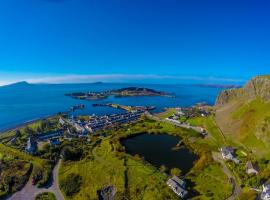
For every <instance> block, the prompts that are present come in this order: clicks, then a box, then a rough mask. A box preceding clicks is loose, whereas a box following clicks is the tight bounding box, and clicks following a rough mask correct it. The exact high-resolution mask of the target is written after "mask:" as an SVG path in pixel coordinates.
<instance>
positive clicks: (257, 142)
mask: <svg viewBox="0 0 270 200" xmlns="http://www.w3.org/2000/svg"><path fill="white" fill-rule="evenodd" d="M269 107H270V103H269V102H268V103H265V102H264V101H262V100H261V99H260V98H257V99H255V100H253V101H251V102H248V103H245V104H243V105H242V106H241V107H239V109H237V110H235V111H234V112H233V113H232V114H231V118H232V119H233V120H239V121H240V125H239V127H237V129H236V138H235V139H237V140H238V141H239V142H240V143H242V144H243V145H245V146H246V147H247V148H248V149H251V150H252V151H253V152H254V153H255V154H256V155H257V156H259V157H261V156H267V155H268V157H269V158H270V151H269V147H270V145H269V142H270V139H269V137H270V134H269V130H270V127H269V124H268V123H269V122H268V121H267V119H268V118H269V117H270V110H269Z"/></svg>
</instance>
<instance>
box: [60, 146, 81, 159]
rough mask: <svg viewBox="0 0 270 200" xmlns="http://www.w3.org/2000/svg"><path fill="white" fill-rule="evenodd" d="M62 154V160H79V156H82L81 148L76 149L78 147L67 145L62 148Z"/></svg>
mask: <svg viewBox="0 0 270 200" xmlns="http://www.w3.org/2000/svg"><path fill="white" fill-rule="evenodd" d="M62 156H63V159H64V161H67V160H80V158H81V156H82V150H81V149H78V148H74V147H70V146H67V147H64V148H63V152H62Z"/></svg>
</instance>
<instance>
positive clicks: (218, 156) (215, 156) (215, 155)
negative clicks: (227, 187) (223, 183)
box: [212, 152, 241, 200]
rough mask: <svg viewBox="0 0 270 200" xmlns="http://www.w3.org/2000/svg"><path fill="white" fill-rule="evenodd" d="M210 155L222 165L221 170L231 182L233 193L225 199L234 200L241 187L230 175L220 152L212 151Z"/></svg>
mask: <svg viewBox="0 0 270 200" xmlns="http://www.w3.org/2000/svg"><path fill="white" fill-rule="evenodd" d="M212 155H213V159H214V160H215V161H216V162H219V163H220V164H221V165H222V170H223V172H224V173H225V174H226V175H227V177H228V178H229V179H230V180H231V184H232V187H233V193H232V195H231V196H230V197H228V198H227V199H226V200H235V199H236V198H237V197H238V196H239V194H240V193H241V188H240V187H239V186H238V185H237V182H236V180H235V178H234V176H233V175H232V173H231V171H230V170H229V169H228V167H227V165H226V164H225V162H224V160H223V159H222V157H221V155H220V153H217V152H213V153H212Z"/></svg>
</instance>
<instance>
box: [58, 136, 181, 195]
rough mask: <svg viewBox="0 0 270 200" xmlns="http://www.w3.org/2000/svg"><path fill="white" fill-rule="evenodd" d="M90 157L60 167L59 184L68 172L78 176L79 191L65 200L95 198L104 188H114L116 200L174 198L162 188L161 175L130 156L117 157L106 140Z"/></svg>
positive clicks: (164, 186) (168, 191) (163, 184)
mask: <svg viewBox="0 0 270 200" xmlns="http://www.w3.org/2000/svg"><path fill="white" fill-rule="evenodd" d="M93 154H94V155H95V158H94V159H93V160H88V159H87V158H85V159H83V160H81V161H78V162H65V163H64V164H63V165H62V166H61V168H60V173H59V177H60V181H61V179H64V178H65V177H66V176H67V175H68V174H71V173H76V174H79V175H80V176H81V177H82V186H81V189H80V192H79V193H77V194H76V195H74V196H72V197H66V199H74V200H81V199H83V200H87V199H97V190H100V189H102V188H104V187H106V186H108V185H113V186H114V187H116V190H117V194H116V199H121V198H122V197H124V196H125V197H126V196H129V197H130V198H131V199H153V200H154V199H164V197H170V199H176V198H175V196H174V194H173V193H172V192H171V191H170V190H168V188H167V187H166V185H165V183H164V181H165V176H164V175H162V174H161V173H159V171H156V170H155V169H154V168H153V167H152V166H146V165H144V164H143V163H142V162H141V161H136V160H133V158H132V157H130V156H127V157H126V158H125V156H121V155H118V154H117V153H116V152H115V151H113V149H112V145H111V144H110V141H109V140H108V139H104V140H103V141H102V142H101V144H100V146H98V147H96V148H95V149H94V153H93ZM125 159H126V161H125ZM125 174H126V175H125ZM160 191H162V192H160Z"/></svg>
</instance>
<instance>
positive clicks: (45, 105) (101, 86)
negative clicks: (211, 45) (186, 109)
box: [0, 83, 222, 132]
mask: <svg viewBox="0 0 270 200" xmlns="http://www.w3.org/2000/svg"><path fill="white" fill-rule="evenodd" d="M133 86H134V87H145V88H150V89H154V90H158V91H164V92H167V93H171V94H173V95H174V97H173V98H171V97H153V96H145V97H109V98H107V99H101V100H88V101H86V100H77V99H73V98H71V97H68V96H65V94H67V93H72V92H89V91H93V92H97V91H105V90H112V89H120V88H124V87H133ZM221 90H222V88H219V87H210V86H204V85H192V84H175V85H173V84H170V85H169V84H167V85H166V84H127V83H90V84H27V83H23V84H14V85H10V86H4V87H0V132H3V131H6V130H8V129H11V128H14V127H16V126H19V125H21V124H24V123H28V122H30V121H32V120H37V119H42V118H45V117H47V116H51V115H54V114H57V113H58V112H66V111H68V110H69V109H70V107H71V106H74V105H78V104H84V105H85V109H83V110H76V111H75V112H74V113H72V114H73V115H74V116H76V115H93V114H95V115H106V114H115V113H121V112H124V111H122V110H119V109H114V108H109V107H93V104H95V103H101V104H103V103H117V104H121V105H131V106H155V107H156V109H155V110H154V111H153V112H161V111H163V110H164V109H165V108H169V107H178V106H191V105H194V104H195V103H198V102H206V103H208V104H210V105H213V104H214V102H215V99H216V97H217V95H218V93H219V92H220V91H221Z"/></svg>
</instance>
